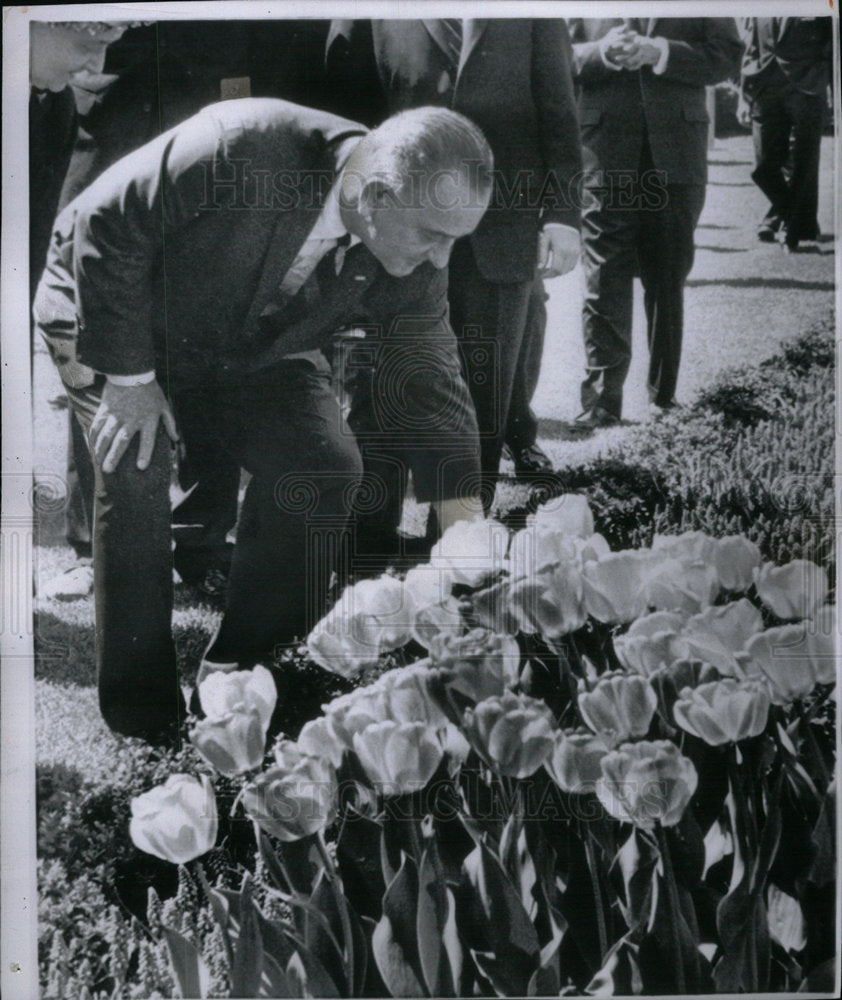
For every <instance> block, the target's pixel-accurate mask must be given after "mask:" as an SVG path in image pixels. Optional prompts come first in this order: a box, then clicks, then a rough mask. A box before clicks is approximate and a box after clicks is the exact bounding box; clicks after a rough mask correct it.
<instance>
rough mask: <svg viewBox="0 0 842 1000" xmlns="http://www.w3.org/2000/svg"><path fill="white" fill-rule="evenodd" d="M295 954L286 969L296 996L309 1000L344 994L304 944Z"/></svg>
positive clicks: (299, 943)
mask: <svg viewBox="0 0 842 1000" xmlns="http://www.w3.org/2000/svg"><path fill="white" fill-rule="evenodd" d="M298 945H299V946H298V948H296V950H295V951H294V952H293V955H292V958H290V960H289V962H288V963H287V967H286V975H287V979H288V981H289V983H290V986H291V987H292V989H293V990H294V991H295V992H294V994H293V995H294V996H296V997H305V998H307V1000H310V998H315V997H325V998H331V1000H333V998H337V997H340V996H341V995H342V994H341V993H340V992H339V990H338V989H337V988H336V983H334V981H333V980H332V979H331V977H330V976H329V975H328V973H327V971H326V970H325V968H324V966H323V965H322V964H321V962H320V961H319V960H318V959H317V958H316V957H315V955H310V954H308V953H307V949H306V948H305V947H304V944H303V943H302V942H298Z"/></svg>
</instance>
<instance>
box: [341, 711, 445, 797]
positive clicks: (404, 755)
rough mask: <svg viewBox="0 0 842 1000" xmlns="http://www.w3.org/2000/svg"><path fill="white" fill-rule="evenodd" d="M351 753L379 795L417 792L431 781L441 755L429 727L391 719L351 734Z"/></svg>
mask: <svg viewBox="0 0 842 1000" xmlns="http://www.w3.org/2000/svg"><path fill="white" fill-rule="evenodd" d="M354 752H355V753H356V755H357V757H358V758H359V760H360V763H361V764H362V766H363V768H364V770H365V772H366V774H367V775H368V777H369V779H370V780H371V782H372V784H373V785H374V786H375V788H377V790H378V791H379V792H380V793H381V794H382V795H404V794H406V793H407V792H417V791H419V790H420V789H421V788H423V787H424V786H425V785H426V784H427V782H428V781H429V780H430V778H432V776H433V774H434V773H435V770H436V768H437V767H438V766H439V764H440V762H441V759H442V756H443V754H444V750H443V748H442V745H441V743H440V742H439V739H438V737H437V735H436V732H435V730H434V729H433V728H432V727H431V726H428V725H427V724H426V723H424V722H393V721H392V720H391V719H385V720H384V721H383V722H375V723H373V724H372V725H370V726H366V728H365V729H364V730H362V732H359V733H354Z"/></svg>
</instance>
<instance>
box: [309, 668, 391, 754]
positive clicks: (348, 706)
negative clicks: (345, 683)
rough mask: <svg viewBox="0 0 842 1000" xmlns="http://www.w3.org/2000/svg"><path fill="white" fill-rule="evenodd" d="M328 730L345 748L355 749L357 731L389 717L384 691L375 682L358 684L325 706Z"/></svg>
mask: <svg viewBox="0 0 842 1000" xmlns="http://www.w3.org/2000/svg"><path fill="white" fill-rule="evenodd" d="M322 708H323V709H324V712H325V719H326V722H327V728H328V732H329V733H331V734H332V735H333V739H334V740H335V741H336V742H337V743H338V744H339V745H340V746H342V747H344V749H346V750H353V749H354V733H359V732H362V730H363V729H365V728H366V726H370V725H371V724H372V723H374V722H382V721H383V719H385V718H386V708H385V705H384V703H383V692H382V690H381V689H380V688H378V687H376V686H375V685H373V684H369V685H368V686H367V687H358V688H355V690H353V691H349V692H348V694H343V695H340V696H339V697H338V698H334V699H333V701H332V702H330V704H328V705H323V706H322Z"/></svg>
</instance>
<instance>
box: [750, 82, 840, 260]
mask: <svg viewBox="0 0 842 1000" xmlns="http://www.w3.org/2000/svg"><path fill="white" fill-rule="evenodd" d="M781 76H783V74H781ZM824 113H825V98H824V95H823V94H803V93H801V92H800V91H798V90H796V89H795V88H794V87H793V86H791V85H790V84H789V83H788V82H787V81H786V80H785V79H782V80H781V81H780V82H779V84H778V85H775V84H770V85H769V86H767V87H765V88H764V89H763V90H762V91H761V92H760V93H759V94H758V95H757V96H756V97H755V98H754V100H753V102H752V129H751V131H752V137H753V139H754V160H755V168H754V171H753V172H752V175H751V178H752V180H753V181H754V183H755V184H756V185H757V186H758V187H759V188H760V190H761V191H762V192H763V194H765V195H766V197H767V198H768V199H769V201H770V203H771V204H770V207H769V211H768V213H767V215H766V220H764V221H777V220H779V221H780V222H782V223H783V225H784V227H785V230H786V237H787V240H789V241H792V242H798V241H799V240H814V239H816V237H817V236H818V235H819V226H818V221H817V219H816V215H817V213H818V207H819V157H820V153H821V141H822V123H823V121H824ZM790 157H791V176H790V177H789V179H787V176H786V170H787V165H788V163H789V162H790Z"/></svg>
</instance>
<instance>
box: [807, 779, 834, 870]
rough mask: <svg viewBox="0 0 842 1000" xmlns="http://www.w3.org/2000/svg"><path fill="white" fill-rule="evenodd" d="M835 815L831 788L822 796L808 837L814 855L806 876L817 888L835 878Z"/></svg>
mask: <svg viewBox="0 0 842 1000" xmlns="http://www.w3.org/2000/svg"><path fill="white" fill-rule="evenodd" d="M835 816H836V802H835V795H834V790H833V789H831V791H830V792H828V794H827V795H825V797H824V801H823V802H822V808H821V812H820V813H819V818H818V820H817V821H816V825H815V828H814V829H813V834H812V836H811V838H810V841H811V843H812V846H813V852H814V855H813V863H812V865H811V867H810V874H809V876H808V878H809V881H810V882H812V883H813V885H816V886H818V887H819V888H821V887H822V886H825V885H827V884H828V883H830V882H833V881H834V879H835V878H836V835H835V832H834V825H835V824H834V818H835Z"/></svg>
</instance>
